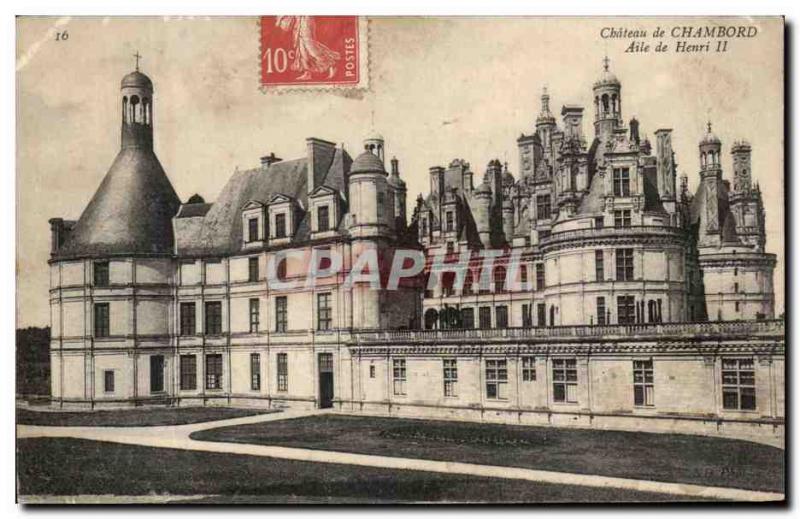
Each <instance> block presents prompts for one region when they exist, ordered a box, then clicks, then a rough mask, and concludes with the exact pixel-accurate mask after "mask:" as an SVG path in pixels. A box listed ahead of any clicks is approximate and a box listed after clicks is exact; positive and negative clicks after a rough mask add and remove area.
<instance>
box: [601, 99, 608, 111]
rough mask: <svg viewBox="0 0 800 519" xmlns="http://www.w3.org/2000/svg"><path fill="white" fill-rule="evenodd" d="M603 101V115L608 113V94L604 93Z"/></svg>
mask: <svg viewBox="0 0 800 519" xmlns="http://www.w3.org/2000/svg"><path fill="white" fill-rule="evenodd" d="M601 99H602V103H603V115H606V114H608V94H603V97H602V98H601Z"/></svg>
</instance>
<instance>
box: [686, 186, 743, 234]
mask: <svg viewBox="0 0 800 519" xmlns="http://www.w3.org/2000/svg"><path fill="white" fill-rule="evenodd" d="M728 196H729V195H728V186H727V185H726V183H725V182H722V181H720V182H718V183H717V210H718V218H717V221H718V222H719V223H720V226H721V227H720V229H721V230H722V241H723V242H725V243H739V242H740V240H739V237H738V235H737V234H736V221H735V220H734V217H733V213H732V212H731V210H730V203H729V201H728ZM705 210H706V183H705V182H703V181H701V182H700V184H699V185H698V186H697V191H695V194H694V198H692V204H691V206H690V207H689V223H691V224H700V226H699V232H700V234H703V233H705V229H704V225H705V216H704V214H705Z"/></svg>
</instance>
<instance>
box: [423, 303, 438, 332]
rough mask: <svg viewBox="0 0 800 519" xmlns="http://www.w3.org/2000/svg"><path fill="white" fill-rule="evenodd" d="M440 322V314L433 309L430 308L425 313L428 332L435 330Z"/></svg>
mask: <svg viewBox="0 0 800 519" xmlns="http://www.w3.org/2000/svg"><path fill="white" fill-rule="evenodd" d="M438 321H439V312H437V311H436V310H434V309H433V308H429V309H428V310H427V311H426V312H425V329H426V330H433V329H435V328H436V324H437V323H438Z"/></svg>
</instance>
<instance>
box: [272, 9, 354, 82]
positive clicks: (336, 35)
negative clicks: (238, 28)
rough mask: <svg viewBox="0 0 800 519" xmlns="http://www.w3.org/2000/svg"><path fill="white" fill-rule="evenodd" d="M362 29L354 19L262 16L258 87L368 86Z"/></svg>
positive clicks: (348, 17)
mask: <svg viewBox="0 0 800 519" xmlns="http://www.w3.org/2000/svg"><path fill="white" fill-rule="evenodd" d="M365 27H366V19H362V18H360V17H358V16H262V17H261V87H262V88H263V89H270V90H271V89H273V88H275V89H281V88H284V89H285V88H315V87H317V88H319V87H321V88H348V87H349V88H353V87H355V88H364V87H366V82H367V77H368V74H367V70H366V64H367V63H368V61H367V56H366V53H367V49H368V46H367V44H366V41H365V39H366V29H365Z"/></svg>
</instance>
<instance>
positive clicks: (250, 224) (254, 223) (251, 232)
mask: <svg viewBox="0 0 800 519" xmlns="http://www.w3.org/2000/svg"><path fill="white" fill-rule="evenodd" d="M247 241H258V218H248V219H247Z"/></svg>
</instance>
